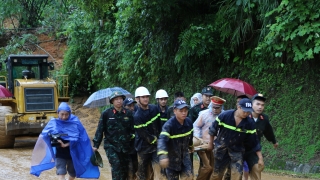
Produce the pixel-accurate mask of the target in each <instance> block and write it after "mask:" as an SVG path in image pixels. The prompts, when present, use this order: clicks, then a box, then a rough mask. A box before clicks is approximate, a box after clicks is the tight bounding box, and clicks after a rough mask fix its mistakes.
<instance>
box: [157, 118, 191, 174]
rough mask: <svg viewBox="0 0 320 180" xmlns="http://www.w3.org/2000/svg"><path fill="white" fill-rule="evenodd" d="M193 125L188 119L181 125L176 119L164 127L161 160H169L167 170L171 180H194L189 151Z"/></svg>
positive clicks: (159, 145)
mask: <svg viewBox="0 0 320 180" xmlns="http://www.w3.org/2000/svg"><path fill="white" fill-rule="evenodd" d="M192 132H193V125H192V122H191V120H190V119H189V118H188V117H187V118H186V119H185V120H184V123H183V125H181V124H180V123H179V122H178V120H177V119H176V117H172V118H171V119H169V120H168V121H167V122H166V123H165V124H164V126H163V128H162V132H161V134H160V137H159V140H158V155H159V159H160V160H161V159H165V158H169V166H168V167H167V168H166V174H167V178H168V179H169V180H179V176H180V178H181V179H193V175H192V169H191V168H192V165H191V160H190V156H189V151H188V149H189V148H190V147H192V144H193V141H192V137H193V134H192Z"/></svg>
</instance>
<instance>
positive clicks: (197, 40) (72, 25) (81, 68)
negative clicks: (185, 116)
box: [0, 0, 320, 166]
mask: <svg viewBox="0 0 320 180" xmlns="http://www.w3.org/2000/svg"><path fill="white" fill-rule="evenodd" d="M12 2H18V1H10V2H9V1H8V2H7V5H10V6H13V5H14V4H9V3H12ZM19 2H22V1H19ZM29 2H31V1H29ZM34 2H40V1H34ZM43 2H46V1H43ZM17 4H18V5H19V3H17ZM317 7H319V2H317V1H307V2H306V1H302V0H293V1H290V3H289V1H287V0H284V1H281V3H280V4H278V1H276V0H267V1H261V0H236V1H234V0H219V1H209V0H202V1H198V0H189V1H181V0H160V1H147V0H141V1H138V0H133V1H128V0H117V1H109V0H107V1H104V0H94V1H88V0H85V1H80V0H77V1H67V0H60V1H54V2H48V4H46V6H42V7H40V8H39V11H38V12H42V13H40V14H41V16H38V17H39V19H37V20H36V21H35V23H37V25H40V24H41V25H42V26H44V27H45V28H49V29H53V30H57V31H58V32H57V34H56V35H57V36H58V37H61V36H63V37H68V50H67V52H66V54H65V57H64V61H63V68H62V69H61V70H60V72H55V74H54V75H55V76H56V75H58V74H68V75H69V81H70V87H71V89H70V91H71V93H72V94H73V95H81V94H83V93H89V94H90V93H92V92H94V91H95V90H98V89H101V88H106V87H111V86H121V87H123V88H125V89H127V90H129V91H131V92H134V90H135V89H136V88H137V87H138V86H140V85H143V86H146V87H147V88H148V89H149V90H150V91H151V94H154V93H155V92H156V91H157V90H158V89H160V88H162V89H165V90H167V92H168V93H169V95H170V102H172V99H173V97H172V96H173V94H174V93H175V92H176V91H183V92H184V93H185V95H186V97H187V99H189V97H191V95H192V94H194V93H195V92H200V91H201V89H202V88H203V87H204V86H206V85H208V84H210V83H211V82H213V81H215V80H217V79H220V78H224V77H233V78H240V79H242V80H245V81H247V82H249V83H250V84H252V85H253V86H254V87H256V89H257V90H258V91H259V92H261V93H264V94H265V95H266V96H267V97H268V101H267V108H266V113H267V114H268V115H269V116H270V119H271V123H272V125H273V126H274V128H275V133H276V136H277V139H278V140H279V144H280V147H279V149H278V150H274V149H273V148H272V146H271V145H270V144H269V142H265V141H264V142H263V145H264V149H263V154H264V155H265V157H266V160H267V161H271V162H273V163H274V164H280V165H281V166H283V163H278V162H276V161H277V160H281V162H284V161H285V160H288V159H289V160H295V161H299V162H310V161H311V162H312V158H313V157H314V156H315V154H316V152H318V151H319V148H320V143H319V142H320V141H319V136H318V135H317V132H318V131H319V126H318V125H317V124H319V123H317V122H319V121H320V119H319V118H318V116H317V114H316V113H317V107H316V105H317V103H318V99H319V96H320V95H319V93H317V91H318V89H319V88H320V87H319V85H318V84H319V83H318V79H319V76H318V74H320V73H319V70H318V69H316V68H315V67H318V66H319V64H318V62H317V59H318V58H319V51H320V47H319V32H318V31H319V30H318V29H319V10H318V9H317ZM0 8H1V10H3V11H2V12H3V13H2V14H1V15H0V18H1V19H2V22H3V20H4V19H5V18H10V17H13V16H19V17H18V18H17V19H21V18H22V19H23V18H25V17H26V16H25V13H27V12H28V9H26V8H23V6H20V5H19V6H15V7H12V9H5V8H4V6H3V5H0ZM38 14H39V13H38ZM20 16H21V17H20ZM33 38H34V37H32V36H31V35H24V36H22V37H19V35H17V34H16V35H15V36H14V37H13V38H12V39H11V40H10V42H9V44H8V46H7V47H5V48H2V49H1V54H3V55H2V56H1V57H2V58H3V57H5V56H7V55H8V53H19V52H20V51H25V52H24V53H28V52H29V51H32V46H30V45H28V43H30V42H36V39H33ZM307 59H308V60H309V61H302V60H307ZM216 94H217V95H219V96H221V97H223V98H225V99H227V104H226V105H225V108H226V109H229V108H234V104H235V97H234V96H232V95H227V94H225V93H221V92H218V91H217V92H216ZM151 99H154V98H151ZM315 122H316V123H315Z"/></svg>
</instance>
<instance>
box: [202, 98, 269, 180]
mask: <svg viewBox="0 0 320 180" xmlns="http://www.w3.org/2000/svg"><path fill="white" fill-rule="evenodd" d="M251 112H252V103H251V101H250V99H248V98H244V99H241V100H240V101H239V103H238V105H237V109H236V110H228V111H224V112H223V113H221V114H220V115H219V116H218V117H217V118H216V121H215V122H214V123H212V126H211V127H210V128H209V134H210V142H209V144H208V149H213V140H214V139H215V140H214V168H213V173H212V174H211V180H222V178H223V175H224V173H225V170H226V169H227V167H230V169H231V180H241V178H242V172H243V155H244V153H245V151H247V150H252V151H254V152H256V154H257V156H258V158H259V160H258V164H259V166H264V162H263V157H262V154H261V145H260V143H259V140H258V136H257V134H256V129H255V122H254V121H253V120H252V119H250V118H249V117H248V116H249V114H250V113H251Z"/></svg>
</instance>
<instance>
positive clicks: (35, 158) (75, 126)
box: [30, 102, 100, 180]
mask: <svg viewBox="0 0 320 180" xmlns="http://www.w3.org/2000/svg"><path fill="white" fill-rule="evenodd" d="M52 135H55V136H57V137H59V136H60V137H59V138H58V139H57V140H56V141H55V140H54V139H52V138H51V137H52ZM92 154H93V150H92V148H91V143H90V139H89V136H88V134H87V132H86V130H85V128H84V127H83V125H82V124H81V122H80V120H79V119H78V117H77V116H75V115H73V114H71V109H70V107H69V105H68V104H67V103H65V102H62V103H61V104H60V106H59V108H58V118H54V119H51V120H50V121H49V122H48V124H47V125H46V126H45V128H44V129H43V130H42V133H41V134H40V135H39V138H38V140H37V143H36V145H35V148H34V150H33V153H32V158H31V159H32V160H31V169H30V173H31V174H33V175H35V176H40V173H41V172H42V171H44V170H48V169H51V168H53V167H54V166H55V167H56V169H57V170H56V173H57V175H58V177H59V179H60V180H65V176H66V174H67V173H68V174H69V180H73V179H75V178H76V177H78V178H95V179H97V178H99V176H100V172H99V168H98V167H97V166H94V165H93V164H92V163H91V161H90V157H91V155H92Z"/></svg>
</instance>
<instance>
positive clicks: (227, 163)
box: [210, 152, 243, 180]
mask: <svg viewBox="0 0 320 180" xmlns="http://www.w3.org/2000/svg"><path fill="white" fill-rule="evenodd" d="M219 155H220V154H217V153H216V152H215V154H214V168H213V172H212V174H211V178H210V179H211V180H222V179H223V176H224V173H225V171H226V169H227V168H228V167H230V169H231V172H230V173H231V176H230V179H231V180H241V178H242V172H243V155H242V153H241V152H226V153H225V154H224V155H223V157H221V155H220V156H219Z"/></svg>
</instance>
